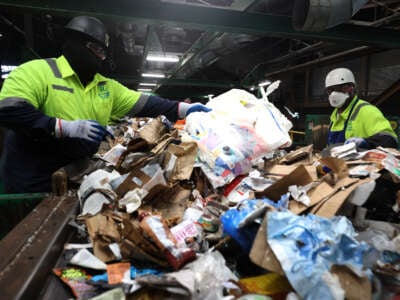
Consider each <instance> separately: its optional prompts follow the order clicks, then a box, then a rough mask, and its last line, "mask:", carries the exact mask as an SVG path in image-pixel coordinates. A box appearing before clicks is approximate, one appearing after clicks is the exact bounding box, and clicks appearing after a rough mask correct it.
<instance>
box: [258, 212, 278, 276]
mask: <svg viewBox="0 0 400 300" xmlns="http://www.w3.org/2000/svg"><path fill="white" fill-rule="evenodd" d="M250 260H251V261H252V262H253V263H254V264H256V265H257V266H260V267H262V268H264V269H266V270H268V271H271V272H275V273H278V274H281V275H284V274H285V273H284V272H283V270H282V267H281V264H280V262H279V260H278V259H277V258H276V256H275V254H274V252H272V249H271V247H270V246H269V244H268V242H267V215H266V214H265V216H264V220H263V222H262V224H261V226H260V227H259V229H258V231H257V234H256V237H255V239H254V242H253V246H252V247H251V250H250Z"/></svg>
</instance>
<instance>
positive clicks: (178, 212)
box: [141, 185, 191, 226]
mask: <svg viewBox="0 0 400 300" xmlns="http://www.w3.org/2000/svg"><path fill="white" fill-rule="evenodd" d="M157 195H158V196H157V197H154V199H153V200H152V201H151V204H148V205H142V207H141V208H142V209H144V210H150V211H151V210H152V211H154V212H155V213H160V214H161V215H162V217H163V219H164V220H165V221H166V222H167V223H168V226H170V225H172V224H173V223H179V222H181V220H182V217H183V214H184V212H185V210H186V208H187V206H188V205H187V202H188V200H189V198H190V195H191V190H186V189H183V188H182V187H181V186H179V185H175V186H174V187H172V188H168V189H166V190H164V192H163V193H157Z"/></svg>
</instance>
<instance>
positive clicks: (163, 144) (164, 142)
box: [151, 133, 176, 154]
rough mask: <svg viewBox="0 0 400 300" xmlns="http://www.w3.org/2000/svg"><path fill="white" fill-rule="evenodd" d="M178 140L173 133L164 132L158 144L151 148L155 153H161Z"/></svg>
mask: <svg viewBox="0 0 400 300" xmlns="http://www.w3.org/2000/svg"><path fill="white" fill-rule="evenodd" d="M174 140H176V137H175V136H174V135H173V134H171V133H166V134H164V135H163V136H162V137H161V138H160V139H159V140H158V141H157V144H156V145H155V146H154V148H153V149H151V152H152V153H154V154H160V153H162V152H164V151H165V149H166V148H167V147H168V145H169V144H170V143H171V142H172V141H174Z"/></svg>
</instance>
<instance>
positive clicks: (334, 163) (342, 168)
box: [320, 156, 349, 179]
mask: <svg viewBox="0 0 400 300" xmlns="http://www.w3.org/2000/svg"><path fill="white" fill-rule="evenodd" d="M320 162H321V163H322V164H323V165H325V166H327V167H328V168H329V169H331V170H332V171H333V172H334V173H336V174H337V175H338V178H339V179H342V178H345V177H347V176H348V175H349V168H348V167H347V164H346V161H345V160H343V159H339V158H335V157H331V156H328V157H324V158H321V159H320Z"/></svg>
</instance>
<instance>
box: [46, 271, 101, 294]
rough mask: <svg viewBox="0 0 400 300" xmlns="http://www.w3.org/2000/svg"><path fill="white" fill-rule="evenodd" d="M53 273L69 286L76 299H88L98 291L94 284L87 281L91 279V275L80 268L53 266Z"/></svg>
mask: <svg viewBox="0 0 400 300" xmlns="http://www.w3.org/2000/svg"><path fill="white" fill-rule="evenodd" d="M53 273H54V274H56V275H57V276H58V277H59V278H60V279H61V280H62V281H63V282H64V283H65V284H66V285H68V286H69V287H70V288H71V291H72V293H73V294H74V296H75V298H76V299H78V300H80V299H89V298H91V297H94V296H96V295H97V293H98V291H97V288H96V287H95V286H92V285H90V284H88V283H87V282H88V281H89V280H90V279H91V276H90V275H88V274H87V273H86V272H85V271H84V270H82V269H79V268H55V269H53Z"/></svg>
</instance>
